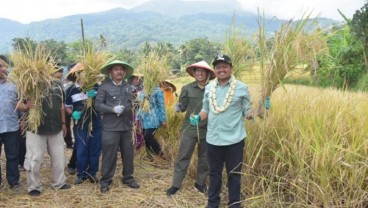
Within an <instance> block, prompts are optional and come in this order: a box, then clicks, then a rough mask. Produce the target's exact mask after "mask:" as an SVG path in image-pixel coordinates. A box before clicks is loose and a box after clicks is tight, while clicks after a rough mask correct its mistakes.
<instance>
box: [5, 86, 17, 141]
mask: <svg viewBox="0 0 368 208" xmlns="http://www.w3.org/2000/svg"><path fill="white" fill-rule="evenodd" d="M17 98H18V96H17V88H16V86H15V84H14V83H12V82H10V81H7V80H4V81H2V82H0V106H1V107H0V134H1V133H6V132H14V131H17V130H18V129H19V125H18V111H17V110H16V105H17Z"/></svg>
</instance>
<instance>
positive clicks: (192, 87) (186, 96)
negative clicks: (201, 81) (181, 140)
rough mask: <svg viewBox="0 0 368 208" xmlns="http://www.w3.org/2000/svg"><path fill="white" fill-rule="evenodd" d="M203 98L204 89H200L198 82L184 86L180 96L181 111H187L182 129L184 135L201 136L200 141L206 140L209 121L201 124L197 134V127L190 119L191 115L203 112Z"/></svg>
mask: <svg viewBox="0 0 368 208" xmlns="http://www.w3.org/2000/svg"><path fill="white" fill-rule="evenodd" d="M203 96H204V89H201V88H199V87H198V84H197V82H196V81H194V82H192V83H189V84H187V85H185V86H183V87H182V88H181V92H180V96H179V103H180V104H181V111H186V113H185V119H184V121H183V124H182V129H181V130H182V133H183V134H186V135H188V136H198V134H199V138H200V139H204V138H206V133H207V120H204V121H200V122H199V124H198V132H197V126H193V125H191V124H190V122H189V117H190V116H191V114H198V113H199V112H200V111H201V109H202V103H203V102H202V101H203Z"/></svg>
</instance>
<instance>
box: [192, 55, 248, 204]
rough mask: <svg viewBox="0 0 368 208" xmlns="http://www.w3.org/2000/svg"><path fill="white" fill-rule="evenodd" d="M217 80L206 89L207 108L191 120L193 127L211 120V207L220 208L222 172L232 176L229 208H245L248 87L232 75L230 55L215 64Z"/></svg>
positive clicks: (209, 198)
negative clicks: (242, 195) (243, 173)
mask: <svg viewBox="0 0 368 208" xmlns="http://www.w3.org/2000/svg"><path fill="white" fill-rule="evenodd" d="M212 64H213V66H214V69H215V74H216V79H215V80H214V82H213V83H211V84H209V85H207V86H206V89H205V94H204V98H203V107H202V110H201V112H199V114H198V115H194V116H193V117H191V118H190V122H191V124H193V125H197V124H198V123H199V121H202V120H206V119H208V126H207V137H206V138H207V139H206V141H207V159H208V165H209V169H210V174H209V178H210V184H209V189H208V205H207V207H211V208H212V207H219V206H220V193H221V186H222V169H223V167H224V163H225V166H226V172H227V176H228V190H229V194H228V195H229V202H228V205H229V207H232V208H233V207H241V206H240V203H241V199H240V187H241V174H240V173H241V168H242V163H243V150H244V139H245V138H246V136H247V133H246V130H245V124H244V119H245V118H247V119H252V118H253V112H252V111H251V102H250V94H249V91H248V87H247V86H246V85H245V84H244V83H243V82H240V81H238V80H236V79H235V77H234V76H233V75H232V69H233V68H232V62H231V59H230V57H229V56H227V55H218V56H216V57H215V59H214V61H213V63H212Z"/></svg>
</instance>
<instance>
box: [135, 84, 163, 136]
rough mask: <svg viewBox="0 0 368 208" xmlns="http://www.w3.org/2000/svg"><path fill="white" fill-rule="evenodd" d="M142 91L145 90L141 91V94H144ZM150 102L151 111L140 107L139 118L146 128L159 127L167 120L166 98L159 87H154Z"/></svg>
mask: <svg viewBox="0 0 368 208" xmlns="http://www.w3.org/2000/svg"><path fill="white" fill-rule="evenodd" d="M142 93H143V91H140V93H139V94H140V95H143V94H142ZM138 97H139V96H138ZM142 100H143V99H142ZM149 103H150V111H149V112H144V111H143V110H142V109H140V110H139V112H138V113H137V120H142V127H143V128H144V129H155V128H159V127H161V125H162V123H163V122H166V112H165V98H164V94H163V92H162V90H161V89H160V88H159V87H157V86H156V87H154V88H153V90H152V92H151V93H150V94H149Z"/></svg>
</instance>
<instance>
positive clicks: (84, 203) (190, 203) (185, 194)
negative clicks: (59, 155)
mask: <svg viewBox="0 0 368 208" xmlns="http://www.w3.org/2000/svg"><path fill="white" fill-rule="evenodd" d="M65 151H66V155H67V159H69V157H70V154H71V150H69V149H67V150H65ZM118 158H120V155H118ZM142 158H143V159H142ZM118 161H119V160H118ZM49 163H50V160H49V159H48V156H47V154H45V159H44V162H43V165H42V168H41V174H42V175H41V181H42V188H43V192H42V194H41V196H39V197H30V196H28V195H27V179H26V172H24V171H23V172H20V174H21V180H20V183H21V186H22V187H21V190H20V191H19V192H15V191H13V190H10V189H9V188H8V184H7V182H6V178H5V156H4V151H2V155H1V167H2V174H3V185H2V187H1V190H0V207H1V208H2V207H4V208H5V207H6V208H8V207H45V208H46V207H47V208H49V207H73V208H74V207H127V208H131V207H133V208H134V207H165V208H166V207H204V205H205V204H206V197H205V196H204V195H202V194H200V193H198V192H196V191H195V190H194V188H193V184H194V180H193V179H192V178H190V177H186V179H185V181H184V184H183V187H182V189H181V190H180V191H179V192H178V193H177V194H176V195H175V196H174V197H168V196H166V194H165V191H166V189H167V188H168V187H169V186H170V185H171V181H172V172H173V167H172V165H171V164H169V162H166V161H157V162H156V163H153V162H149V161H148V160H146V159H144V156H142V153H138V154H137V155H136V159H135V174H134V177H135V178H136V180H137V181H138V183H139V184H140V186H141V188H139V189H131V188H129V187H127V186H125V185H123V184H122V183H121V182H120V180H121V170H122V167H121V162H120V161H119V162H118V168H117V171H116V174H115V176H114V179H113V184H112V185H111V187H110V191H109V192H108V193H106V194H101V193H100V190H99V184H97V185H96V184H92V183H90V182H89V181H85V182H84V183H83V184H80V185H72V188H71V189H69V190H58V191H55V190H52V189H51V187H50V179H51V173H50V164H49ZM65 172H66V176H67V181H68V183H70V184H73V183H74V180H75V177H76V176H75V175H74V176H73V175H68V174H67V171H66V169H65Z"/></svg>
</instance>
